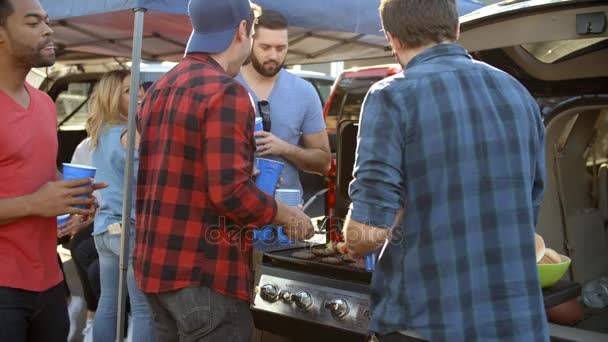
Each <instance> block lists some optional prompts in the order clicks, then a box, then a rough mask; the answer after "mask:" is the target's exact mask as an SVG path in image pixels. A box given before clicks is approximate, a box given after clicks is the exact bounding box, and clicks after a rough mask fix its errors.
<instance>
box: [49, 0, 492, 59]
mask: <svg viewBox="0 0 608 342" xmlns="http://www.w3.org/2000/svg"><path fill="white" fill-rule="evenodd" d="M41 3H42V4H43V5H44V6H45V8H46V10H47V11H48V12H49V16H50V17H51V19H53V22H52V27H53V29H54V30H55V39H56V41H57V46H58V47H59V51H58V56H59V59H60V60H62V61H70V60H82V59H84V58H90V57H93V56H112V57H116V56H118V57H130V56H131V51H132V38H133V36H132V30H133V28H132V23H133V16H134V13H133V11H132V9H134V8H145V9H146V10H147V12H146V15H145V20H144V33H143V41H142V45H143V50H142V58H144V59H148V60H172V61H179V60H180V59H181V56H182V55H183V51H184V49H185V45H186V42H187V40H188V37H189V36H190V32H191V26H190V24H189V18H188V16H187V10H188V0H172V1H168V0H104V1H74V0H41ZM256 3H258V4H260V5H261V6H262V7H263V8H266V9H274V10H277V11H280V12H281V13H283V14H284V15H285V16H286V17H287V19H288V21H289V24H290V28H289V39H290V48H289V53H288V56H287V63H288V64H308V63H320V62H328V61H339V60H350V59H362V58H374V57H386V56H390V51H389V50H388V49H387V48H386V46H387V43H386V40H385V39H384V36H383V34H382V32H381V31H380V28H381V26H380V19H379V17H378V4H379V0H309V1H300V0H259V1H256ZM481 6H482V5H481V4H479V3H477V2H474V1H472V0H458V11H459V14H460V15H463V14H466V13H469V12H471V11H473V10H475V9H478V8H480V7H481Z"/></svg>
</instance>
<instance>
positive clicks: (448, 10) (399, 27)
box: [380, 0, 458, 48]
mask: <svg viewBox="0 0 608 342" xmlns="http://www.w3.org/2000/svg"><path fill="white" fill-rule="evenodd" d="M380 19H381V20H382V27H383V28H384V31H386V32H390V33H391V35H392V36H393V37H394V38H396V39H397V40H399V42H400V43H401V44H403V45H404V46H405V47H408V48H418V47H421V46H424V45H428V44H432V43H436V44H439V43H441V42H444V41H455V40H456V38H457V32H458V11H457V9H456V0H382V2H381V3H380Z"/></svg>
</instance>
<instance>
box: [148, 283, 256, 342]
mask: <svg viewBox="0 0 608 342" xmlns="http://www.w3.org/2000/svg"><path fill="white" fill-rule="evenodd" d="M146 297H147V298H148V301H149V303H150V307H151V308H152V312H153V317H154V323H155V324H156V333H157V336H158V339H159V341H163V342H217V341H222V342H249V341H250V340H251V337H252V335H253V318H252V317H251V311H250V310H249V304H248V303H247V302H246V301H242V300H238V299H235V298H232V297H228V296H224V295H222V294H220V293H218V292H215V291H212V290H211V289H209V288H208V287H203V286H199V287H187V288H183V289H179V290H176V291H171V292H163V293H159V294H152V293H148V294H146Z"/></svg>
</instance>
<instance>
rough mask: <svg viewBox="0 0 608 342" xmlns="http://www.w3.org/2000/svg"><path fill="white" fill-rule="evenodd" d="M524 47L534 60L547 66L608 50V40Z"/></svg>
mask: <svg viewBox="0 0 608 342" xmlns="http://www.w3.org/2000/svg"><path fill="white" fill-rule="evenodd" d="M522 47H523V48H524V49H525V50H526V51H528V52H529V53H530V54H531V55H532V56H534V58H536V59H538V60H539V61H541V62H543V63H547V64H551V63H559V62H563V61H565V60H568V59H570V58H574V57H577V56H580V55H583V54H586V53H590V52H593V51H597V50H601V49H606V48H608V38H606V37H597V38H585V39H569V40H558V41H552V42H542V43H535V44H524V45H522Z"/></svg>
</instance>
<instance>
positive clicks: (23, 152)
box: [0, 84, 62, 291]
mask: <svg viewBox="0 0 608 342" xmlns="http://www.w3.org/2000/svg"><path fill="white" fill-rule="evenodd" d="M26 89H27V91H28V92H29V94H30V98H31V100H30V106H29V108H28V109H25V108H23V107H21V106H20V105H19V104H17V102H15V101H14V100H13V99H12V98H11V97H9V96H8V95H7V94H6V93H4V92H2V91H0V198H10V197H18V196H23V195H27V194H31V193H33V192H35V191H36V190H38V189H39V188H40V187H41V186H42V185H44V184H46V183H47V182H49V181H52V180H55V178H56V173H55V160H56V158H57V128H56V127H57V111H56V109H55V104H54V103H53V101H52V100H51V98H50V97H49V96H48V95H46V94H45V93H43V92H41V91H39V90H37V89H35V88H33V87H32V86H30V85H28V84H26ZM56 232H57V221H56V218H54V217H47V218H44V217H25V218H22V219H20V220H17V221H15V222H12V223H9V224H5V225H0V262H2V265H1V266H0V286H4V287H12V288H18V289H24V290H29V291H44V290H47V289H49V288H51V287H53V286H55V285H57V284H58V283H59V282H60V281H61V280H62V275H61V271H60V269H59V265H58V263H57V233H56Z"/></svg>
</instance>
